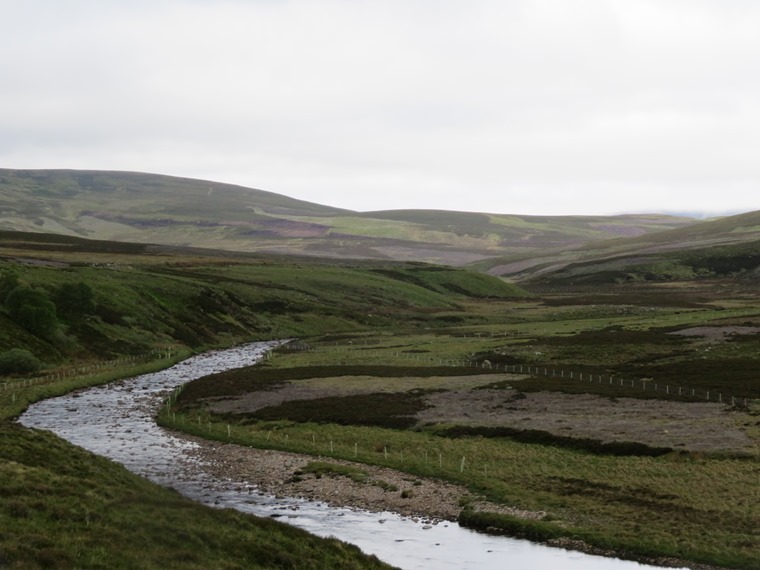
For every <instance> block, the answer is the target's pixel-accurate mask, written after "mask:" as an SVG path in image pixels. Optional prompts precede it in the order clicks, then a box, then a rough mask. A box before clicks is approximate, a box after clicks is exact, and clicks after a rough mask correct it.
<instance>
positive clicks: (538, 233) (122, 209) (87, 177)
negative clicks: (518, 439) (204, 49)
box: [0, 169, 695, 273]
mask: <svg viewBox="0 0 760 570" xmlns="http://www.w3.org/2000/svg"><path fill="white" fill-rule="evenodd" d="M694 223H695V220H693V219H691V218H682V217H675V216H664V215H624V216H518V215H503V214H487V213H468V212H450V211H441V210H391V211H380V212H354V211H350V210H344V209H340V208H333V207H330V206H323V205H320V204H314V203H311V202H305V201H302V200H295V199H292V198H288V197H286V196H282V195H279V194H275V193H272V192H266V191H263V190H256V189H252V188H244V187H241V186H234V185H230V184H221V183H218V182H210V181H205V180H193V179H187V178H177V177H171V176H162V175H157V174H143V173H133V172H110V171H76V170H9V169H0V229H4V230H15V231H24V232H47V233H54V234H63V235H70V236H78V237H84V238H90V239H99V240H111V241H124V242H134V243H143V244H146V243H153V244H162V245H174V246H193V247H205V248H214V249H227V250H232V251H241V252H269V253H282V254H298V255H310V256H319V257H327V258H342V259H352V258H353V259H388V260H404V261H427V262H434V263H441V264H447V265H456V266H458V265H466V264H471V263H474V262H478V261H482V260H486V259H493V258H495V257H504V256H512V257H517V258H521V259H524V258H531V257H535V256H536V255H540V254H542V253H543V252H545V251H547V250H553V249H557V248H568V247H579V246H582V245H585V244H589V243H592V242H595V241H598V240H605V239H609V238H616V237H621V236H629V237H630V236H642V235H647V234H650V233H652V232H659V231H662V230H669V229H672V228H680V227H684V226H688V225H690V224H694ZM497 273H498V272H497Z"/></svg>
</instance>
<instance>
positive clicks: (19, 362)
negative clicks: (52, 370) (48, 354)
mask: <svg viewBox="0 0 760 570" xmlns="http://www.w3.org/2000/svg"><path fill="white" fill-rule="evenodd" d="M41 367H42V364H41V363H40V361H39V359H38V358H37V357H36V356H34V354H32V353H31V352H29V351H28V350H24V349H23V348H12V349H10V350H7V351H5V352H3V353H2V354H0V374H28V373H30V372H37V371H38V370H39V369H40V368H41Z"/></svg>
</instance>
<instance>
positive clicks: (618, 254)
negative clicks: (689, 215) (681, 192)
mask: <svg viewBox="0 0 760 570" xmlns="http://www.w3.org/2000/svg"><path fill="white" fill-rule="evenodd" d="M476 267H477V268H478V269H479V270H482V271H487V272H488V273H491V274H493V275H500V276H504V277H509V278H510V279H512V280H515V281H518V282H533V283H544V284H547V283H553V284H560V283H565V284H569V283H573V284H584V283H585V284H590V283H620V282H627V281H668V280H684V279H695V278H706V277H744V278H756V277H758V276H759V275H760V270H759V269H758V268H759V267H760V211H755V212H747V213H744V214H739V215H736V216H729V217H725V218H720V219H717V220H710V221H706V222H701V223H696V224H693V225H690V226H686V227H681V228H676V229H671V230H667V231H662V232H657V233H651V234H647V235H642V236H638V237H633V238H621V239H612V240H606V241H599V242H594V243H589V244H586V245H584V246H581V247H576V248H565V249H564V250H555V251H547V252H544V254H543V255H541V256H539V257H527V256H519V255H518V256H512V257H501V258H495V259H491V260H488V261H485V262H482V263H479V264H477V266H476Z"/></svg>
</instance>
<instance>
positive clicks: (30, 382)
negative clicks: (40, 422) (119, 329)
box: [0, 349, 174, 395]
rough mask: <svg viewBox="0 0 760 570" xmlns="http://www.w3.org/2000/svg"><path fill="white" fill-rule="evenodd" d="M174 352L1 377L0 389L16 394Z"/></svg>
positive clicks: (160, 350) (168, 351)
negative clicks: (24, 375)
mask: <svg viewBox="0 0 760 570" xmlns="http://www.w3.org/2000/svg"><path fill="white" fill-rule="evenodd" d="M173 354H174V352H173V351H172V350H171V349H158V350H152V351H150V352H147V353H144V354H139V355H132V356H125V357H122V358H114V359H112V360H104V361H101V362H96V363H92V364H87V365H83V366H70V367H66V368H60V369H58V370H56V371H55V372H51V373H50V374H46V375H44V376H33V377H28V378H19V379H15V378H0V390H1V391H2V392H5V393H11V394H12V395H15V393H16V392H17V391H19V390H21V389H23V388H27V387H30V386H41V385H44V384H52V383H54V382H58V381H60V380H65V379H67V378H81V377H85V376H94V375H96V374H100V373H101V372H103V371H105V370H112V369H114V368H119V367H122V366H131V365H135V364H142V363H145V362H150V361H151V360H156V359H160V358H170V357H171V356H172V355H173Z"/></svg>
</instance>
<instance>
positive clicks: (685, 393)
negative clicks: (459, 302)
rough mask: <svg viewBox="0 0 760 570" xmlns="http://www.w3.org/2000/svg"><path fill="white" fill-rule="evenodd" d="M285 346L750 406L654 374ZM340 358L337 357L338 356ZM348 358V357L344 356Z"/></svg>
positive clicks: (742, 400)
mask: <svg viewBox="0 0 760 570" xmlns="http://www.w3.org/2000/svg"><path fill="white" fill-rule="evenodd" d="M284 348H285V350H289V351H296V352H301V351H304V352H335V353H336V356H338V357H340V354H341V353H345V354H348V353H350V354H351V358H350V360H352V361H355V360H356V358H357V357H358V358H360V359H366V360H371V359H384V360H387V359H388V357H389V356H391V357H392V358H395V359H398V360H403V361H407V362H417V363H420V364H426V365H434V366H435V365H437V366H454V367H461V368H482V369H488V370H491V371H494V372H504V373H506V374H527V375H530V376H543V377H549V378H556V379H562V380H566V381H568V382H586V383H589V384H599V385H608V386H616V387H618V388H624V389H630V390H639V391H645V392H651V393H652V394H653V396H654V397H662V398H678V397H680V398H688V399H690V400H692V401H693V400H700V401H706V402H718V403H722V404H726V405H730V406H738V407H743V408H746V407H748V406H749V403H750V398H746V397H738V396H735V395H731V394H725V393H723V392H721V391H718V390H708V389H702V388H694V387H686V386H676V385H672V384H667V383H661V382H658V381H657V380H655V379H653V378H624V377H622V376H620V377H618V376H615V375H604V374H596V373H591V372H587V371H586V372H584V371H580V370H573V369H563V368H557V367H553V366H548V365H534V364H503V363H498V362H493V363H492V362H491V361H489V360H473V359H462V358H443V357H439V356H432V355H428V354H423V353H411V352H403V351H398V350H397V351H390V352H389V351H387V350H384V351H379V350H373V349H371V348H362V347H345V346H342V347H314V346H311V345H308V344H306V343H303V342H293V343H290V344H289V345H286V346H285V347H284ZM339 359H340V358H339ZM346 360H348V359H346Z"/></svg>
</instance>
